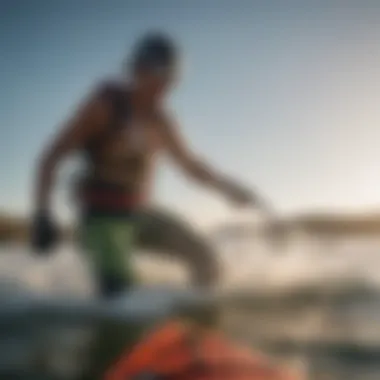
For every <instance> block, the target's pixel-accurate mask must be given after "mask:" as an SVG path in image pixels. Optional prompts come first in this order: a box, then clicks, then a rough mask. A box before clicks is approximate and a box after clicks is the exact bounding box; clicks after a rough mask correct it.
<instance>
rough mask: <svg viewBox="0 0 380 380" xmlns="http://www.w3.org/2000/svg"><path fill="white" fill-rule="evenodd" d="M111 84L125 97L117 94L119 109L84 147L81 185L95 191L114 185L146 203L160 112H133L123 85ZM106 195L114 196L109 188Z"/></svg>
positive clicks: (152, 170) (159, 145) (120, 191)
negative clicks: (91, 141)
mask: <svg viewBox="0 0 380 380" xmlns="http://www.w3.org/2000/svg"><path fill="white" fill-rule="evenodd" d="M111 86H113V87H112V88H111V91H120V94H119V96H120V95H121V96H122V97H123V96H125V97H124V98H121V100H122V102H121V103H120V98H119V110H114V112H115V115H113V116H114V118H113V120H110V123H109V124H110V125H109V126H107V128H106V133H105V134H104V135H102V136H98V137H97V138H96V142H95V144H89V146H88V147H87V148H86V149H85V153H86V158H87V167H86V171H87V173H85V179H84V181H83V184H84V188H85V189H87V190H89V193H94V192H96V191H94V189H95V188H96V187H97V188H98V187H99V186H98V184H101V186H100V187H102V188H115V189H117V192H118V193H121V194H123V193H124V194H125V195H126V196H129V195H130V196H133V197H137V198H139V199H138V201H136V202H137V203H139V204H141V203H145V202H146V201H147V198H149V196H150V192H151V186H152V176H153V174H154V170H155V162H156V157H157V154H158V152H159V151H160V148H161V147H162V141H161V138H160V133H159V130H160V128H159V127H160V121H159V116H158V114H159V112H157V111H156V112H149V111H146V112H145V111H140V112H136V111H135V110H134V109H133V108H132V107H131V106H130V99H129V97H130V95H129V94H128V93H127V92H126V91H125V88H123V87H118V86H122V85H120V84H117V83H116V84H112V85H111ZM123 91H124V92H123ZM123 102H125V104H124V107H125V109H123ZM124 111H125V112H124ZM93 184H97V185H95V186H94V185H93ZM95 195H96V194H95ZM109 196H110V197H111V198H114V199H115V198H116V197H115V196H113V194H112V191H111V193H110V194H109ZM95 203H96V202H95ZM110 203H112V202H110ZM116 203H117V202H116ZM126 203H128V201H126ZM132 203H135V202H132ZM127 206H128V205H127Z"/></svg>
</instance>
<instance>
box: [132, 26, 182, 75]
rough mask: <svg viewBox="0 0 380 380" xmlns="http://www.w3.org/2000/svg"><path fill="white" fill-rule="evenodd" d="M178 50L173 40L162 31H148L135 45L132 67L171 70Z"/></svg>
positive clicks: (175, 61)
mask: <svg viewBox="0 0 380 380" xmlns="http://www.w3.org/2000/svg"><path fill="white" fill-rule="evenodd" d="M177 60H178V51H177V47H176V45H175V43H174V41H173V40H172V39H171V38H170V37H169V36H167V35H165V34H162V33H149V34H146V35H145V36H143V37H142V38H141V39H140V40H139V41H138V42H137V44H136V45H135V48H134V51H133V56H132V64H133V67H135V68H138V67H142V68H146V69H151V70H168V69H169V70H171V69H174V67H175V66H176V64H177Z"/></svg>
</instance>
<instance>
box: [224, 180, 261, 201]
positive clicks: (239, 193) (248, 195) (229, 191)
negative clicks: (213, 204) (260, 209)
mask: <svg viewBox="0 0 380 380" xmlns="http://www.w3.org/2000/svg"><path fill="white" fill-rule="evenodd" d="M221 191H222V193H223V194H224V195H225V196H226V197H227V198H228V199H229V200H230V201H231V202H232V203H233V204H235V205H237V206H250V205H255V204H256V196H255V194H254V193H253V191H250V190H249V189H246V188H245V187H242V186H240V185H237V184H235V183H232V182H228V183H223V184H222V186H221Z"/></svg>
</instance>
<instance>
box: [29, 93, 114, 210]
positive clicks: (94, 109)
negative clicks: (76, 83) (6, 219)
mask: <svg viewBox="0 0 380 380" xmlns="http://www.w3.org/2000/svg"><path fill="white" fill-rule="evenodd" d="M108 117H109V115H108V107H107V104H106V102H105V101H104V99H103V98H102V96H100V93H98V92H96V93H94V94H92V95H91V96H90V97H89V99H87V100H86V101H85V102H84V103H83V104H82V106H80V107H79V109H78V110H77V111H76V112H75V114H74V115H73V116H72V117H71V119H69V120H68V121H67V122H66V123H65V124H64V126H63V127H62V129H61V131H60V132H59V133H58V135H57V136H56V137H55V138H54V139H53V141H52V142H51V143H50V145H49V146H48V147H47V148H46V149H45V151H44V152H43V154H42V155H41V157H40V160H39V163H38V169H37V170H38V173H37V183H36V194H35V197H36V199H35V206H36V209H37V211H44V210H47V209H48V208H49V203H50V196H51V192H52V187H53V182H54V174H55V169H56V167H57V165H58V164H59V163H60V162H61V161H62V160H63V159H64V158H65V157H66V156H67V155H68V154H69V153H71V152H73V151H75V150H76V149H79V148H81V147H82V146H83V145H84V144H85V143H86V142H87V141H89V139H91V138H92V137H93V136H96V135H97V134H98V133H101V130H102V129H103V128H104V127H105V125H106V122H107V120H108Z"/></svg>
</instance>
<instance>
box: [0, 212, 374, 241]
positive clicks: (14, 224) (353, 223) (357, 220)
mask: <svg viewBox="0 0 380 380" xmlns="http://www.w3.org/2000/svg"><path fill="white" fill-rule="evenodd" d="M280 227H281V229H282V232H283V233H285V234H289V233H290V232H292V231H301V232H305V233H307V234H310V235H325V236H335V237H339V236H359V235H362V236H379V237H380V212H376V213H375V212H374V213H369V212H366V213H364V212H363V213H357V214H344V213H341V214H336V213H334V214H333V213H330V214H329V213H324V214H317V213H314V214H313V213H309V214H307V213H305V214H303V215H298V216H294V217H290V218H287V219H285V220H282V221H281V222H280ZM253 230H254V227H252V226H251V225H250V224H249V223H241V222H240V223H239V222H235V223H227V224H224V225H221V226H219V227H218V228H216V229H214V231H213V232H212V235H213V236H218V235H221V236H227V235H230V236H234V235H235V236H239V235H240V233H241V232H243V235H244V234H247V233H248V234H250V233H251V231H252V233H254V231H253ZM73 232H74V229H73V227H72V226H70V225H69V226H68V225H62V226H61V233H62V236H63V239H64V240H67V241H70V240H72V238H73ZM29 237H30V220H29V219H28V218H26V217H23V216H18V215H15V214H13V213H11V212H4V211H2V212H0V243H2V242H3V243H4V242H26V241H28V240H29Z"/></svg>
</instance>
